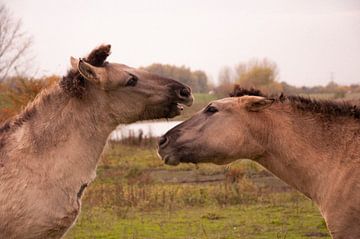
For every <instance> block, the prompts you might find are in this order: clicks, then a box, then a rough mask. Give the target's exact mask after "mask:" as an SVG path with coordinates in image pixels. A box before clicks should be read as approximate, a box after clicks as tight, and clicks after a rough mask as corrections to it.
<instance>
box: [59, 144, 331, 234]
mask: <svg viewBox="0 0 360 239" xmlns="http://www.w3.org/2000/svg"><path fill="white" fill-rule="evenodd" d="M65 238H67V239H71V238H174V239H176V238H219V239H220V238H330V237H329V236H328V234H327V230H326V226H325V223H324V221H323V219H322V217H321V216H320V214H319V212H318V210H317V208H316V207H315V205H313V204H312V202H311V201H310V200H308V199H306V198H305V197H303V196H302V195H300V194H299V193H297V192H295V191H293V190H291V189H290V188H289V187H287V186H286V185H285V184H283V183H282V182H280V181H279V180H278V179H276V178H274V177H273V176H271V175H270V174H269V173H267V172H266V171H265V170H264V169H263V168H261V167H260V166H258V165H256V164H255V163H253V162H250V161H245V160H244V161H241V162H236V163H234V164H232V165H230V166H216V165H200V166H199V167H195V166H194V165H181V166H179V167H170V166H165V165H163V163H162V162H161V160H159V159H158V158H157V156H156V152H155V149H154V148H151V147H136V146H125V145H121V144H118V143H110V144H109V145H108V147H107V149H106V153H105V154H104V156H103V159H102V163H101V165H100V166H99V168H98V176H97V179H96V180H95V181H94V182H93V183H92V184H91V185H90V187H89V188H88V189H87V191H86V193H85V196H84V199H83V207H82V212H81V215H80V217H79V219H78V221H77V223H76V225H75V226H74V227H73V228H72V229H71V231H70V232H69V233H68V234H67V235H66V237H65Z"/></svg>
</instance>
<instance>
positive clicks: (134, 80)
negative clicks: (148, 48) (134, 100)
mask: <svg viewBox="0 0 360 239" xmlns="http://www.w3.org/2000/svg"><path fill="white" fill-rule="evenodd" d="M137 81H138V78H137V77H136V76H135V75H133V74H130V78H129V79H128V81H127V82H126V85H125V86H135V85H136V83H137Z"/></svg>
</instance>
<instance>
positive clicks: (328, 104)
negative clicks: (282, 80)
mask: <svg viewBox="0 0 360 239" xmlns="http://www.w3.org/2000/svg"><path fill="white" fill-rule="evenodd" d="M245 95H251V96H262V97H265V98H268V99H274V100H275V102H279V103H285V102H289V103H290V105H291V106H292V107H293V108H295V109H297V110H300V111H304V112H312V113H316V114H320V115H324V116H326V117H327V118H332V117H338V116H342V117H350V118H354V119H360V108H359V106H357V105H355V104H351V103H349V102H346V101H339V102H338V101H332V100H317V99H313V98H310V97H304V96H298V95H295V96H294V95H290V96H286V95H284V94H283V93H281V94H280V95H279V96H268V95H265V94H263V93H262V92H261V91H260V90H257V89H254V88H251V89H245V88H241V87H240V86H238V85H235V87H234V91H233V92H232V93H230V96H231V97H242V96H245Z"/></svg>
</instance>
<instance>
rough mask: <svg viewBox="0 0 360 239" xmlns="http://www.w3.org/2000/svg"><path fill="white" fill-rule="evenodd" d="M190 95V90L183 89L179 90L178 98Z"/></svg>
mask: <svg viewBox="0 0 360 239" xmlns="http://www.w3.org/2000/svg"><path fill="white" fill-rule="evenodd" d="M190 95H191V92H190V89H188V88H186V87H184V88H182V89H181V90H180V96H182V97H189V96H190Z"/></svg>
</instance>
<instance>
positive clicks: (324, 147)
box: [159, 90, 360, 239]
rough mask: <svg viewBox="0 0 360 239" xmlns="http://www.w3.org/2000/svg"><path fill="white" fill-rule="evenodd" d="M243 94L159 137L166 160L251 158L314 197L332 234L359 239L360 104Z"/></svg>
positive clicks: (210, 107) (217, 103)
mask: <svg viewBox="0 0 360 239" xmlns="http://www.w3.org/2000/svg"><path fill="white" fill-rule="evenodd" d="M238 95H240V96H241V97H234V98H225V99H221V100H217V101H214V102H211V103H210V104H209V105H208V106H207V107H206V108H205V109H204V110H202V111H201V112H198V113H197V114H196V115H194V116H193V117H192V118H190V119H189V120H186V121H185V122H183V123H182V124H180V125H178V126H176V127H174V128H173V129H171V130H170V131H168V132H167V133H166V134H165V135H164V136H163V137H162V138H161V139H160V142H159V154H160V155H161V157H162V158H163V159H164V161H165V163H167V164H170V165H177V164H179V163H180V162H187V163H188V162H191V163H205V162H211V163H216V164H226V163H230V162H232V161H234V160H236V159H241V158H247V159H252V160H254V161H255V162H258V163H259V164H261V165H263V166H264V167H265V168H267V169H268V170H269V171H271V172H272V173H273V174H275V175H276V176H278V177H279V178H280V179H282V180H283V181H285V182H286V183H288V184H289V185H291V186H293V187H294V188H296V189H297V190H299V191H300V192H302V193H303V194H305V195H306V196H307V197H309V198H310V199H312V200H313V201H314V202H315V203H316V204H317V205H318V207H319V209H320V211H321V213H322V215H323V217H324V218H325V220H326V223H327V226H328V229H329V231H330V233H331V235H332V237H333V238H337V239H339V238H347V239H348V238H354V239H355V238H360V110H359V108H357V107H356V106H353V105H350V104H347V103H339V102H331V101H317V100H311V99H308V98H303V97H299V96H289V97H285V96H283V95H281V96H280V97H276V98H269V97H266V96H264V95H262V94H261V93H260V92H259V91H246V90H243V91H242V92H241V91H239V92H238ZM242 95H243V96H242Z"/></svg>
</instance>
